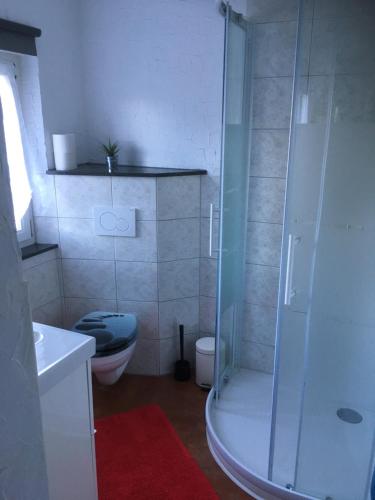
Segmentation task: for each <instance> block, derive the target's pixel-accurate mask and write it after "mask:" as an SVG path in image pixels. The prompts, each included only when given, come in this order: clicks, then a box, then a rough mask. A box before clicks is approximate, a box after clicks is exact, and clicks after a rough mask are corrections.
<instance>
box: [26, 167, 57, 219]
mask: <svg viewBox="0 0 375 500" xmlns="http://www.w3.org/2000/svg"><path fill="white" fill-rule="evenodd" d="M30 184H31V188H32V191H33V195H32V196H33V198H32V204H33V215H34V216H39V217H56V215H57V210H56V195H55V177H54V176H52V175H46V174H45V173H38V172H33V173H32V175H31V176H30Z"/></svg>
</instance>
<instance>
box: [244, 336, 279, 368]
mask: <svg viewBox="0 0 375 500" xmlns="http://www.w3.org/2000/svg"><path fill="white" fill-rule="evenodd" d="M274 357H275V349H274V347H271V346H268V345H262V344H256V343H254V342H242V343H241V361H240V363H241V367H242V368H247V369H251V370H258V371H260V372H265V373H273V363H274Z"/></svg>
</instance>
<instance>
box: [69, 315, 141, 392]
mask: <svg viewBox="0 0 375 500" xmlns="http://www.w3.org/2000/svg"><path fill="white" fill-rule="evenodd" d="M72 330H73V331H75V332H78V333H83V334H85V335H90V336H91V337H94V338H95V339H96V353H95V356H94V357H93V358H92V360H91V367H92V371H93V372H94V373H95V376H96V378H97V379H98V381H99V382H100V383H101V384H103V385H111V384H114V383H115V382H117V381H118V379H119V378H120V377H121V375H122V374H123V372H124V370H125V368H126V366H127V364H128V363H129V361H130V359H131V357H132V355H133V352H134V350H135V346H136V338H137V318H136V316H135V315H134V314H120V313H113V312H106V311H94V312H91V313H89V314H86V316H83V317H82V318H81V319H80V320H79V321H77V323H76V324H75V325H74V326H73V328H72Z"/></svg>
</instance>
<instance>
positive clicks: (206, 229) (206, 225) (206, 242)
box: [200, 215, 220, 259]
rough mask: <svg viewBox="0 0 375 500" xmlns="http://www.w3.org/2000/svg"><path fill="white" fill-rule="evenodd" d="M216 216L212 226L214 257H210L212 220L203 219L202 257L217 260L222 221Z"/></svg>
mask: <svg viewBox="0 0 375 500" xmlns="http://www.w3.org/2000/svg"><path fill="white" fill-rule="evenodd" d="M218 217H219V216H218V215H215V217H214V220H213V224H212V256H210V219H205V218H204V219H203V218H202V219H201V254H200V255H201V257H205V258H207V259H208V258H210V259H217V258H218V255H219V253H218V248H219V231H220V220H219V218H218Z"/></svg>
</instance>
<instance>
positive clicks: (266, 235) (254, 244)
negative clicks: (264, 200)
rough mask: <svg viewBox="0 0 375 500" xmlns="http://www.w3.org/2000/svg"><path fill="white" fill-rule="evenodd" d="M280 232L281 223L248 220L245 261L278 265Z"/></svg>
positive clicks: (281, 229)
mask: <svg viewBox="0 0 375 500" xmlns="http://www.w3.org/2000/svg"><path fill="white" fill-rule="evenodd" d="M282 232H283V226H282V225H281V224H269V223H267V222H248V231H247V254H246V261H247V262H249V263H251V264H262V265H266V266H276V267H277V266H280V256H281V239H282Z"/></svg>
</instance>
